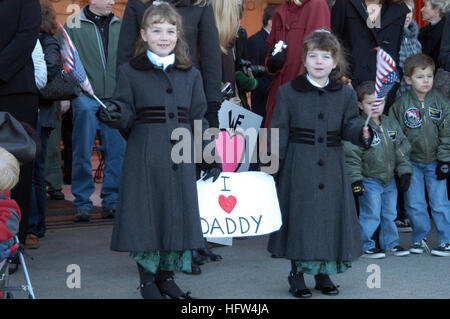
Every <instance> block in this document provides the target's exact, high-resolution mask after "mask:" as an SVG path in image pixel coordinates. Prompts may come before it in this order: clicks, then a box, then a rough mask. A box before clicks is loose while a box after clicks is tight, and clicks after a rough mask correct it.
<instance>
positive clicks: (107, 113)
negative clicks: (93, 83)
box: [95, 103, 122, 124]
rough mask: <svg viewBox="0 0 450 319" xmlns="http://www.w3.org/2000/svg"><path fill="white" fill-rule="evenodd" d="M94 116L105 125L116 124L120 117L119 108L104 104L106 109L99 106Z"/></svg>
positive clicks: (114, 105)
mask: <svg viewBox="0 0 450 319" xmlns="http://www.w3.org/2000/svg"><path fill="white" fill-rule="evenodd" d="M95 114H96V115H97V118H98V119H99V121H100V122H103V123H105V124H108V123H114V122H117V121H119V120H120V118H121V117H122V113H121V112H120V109H119V107H118V106H117V105H116V104H113V103H108V104H106V108H105V107H103V106H101V105H100V107H99V108H98V109H97V112H96V113H95Z"/></svg>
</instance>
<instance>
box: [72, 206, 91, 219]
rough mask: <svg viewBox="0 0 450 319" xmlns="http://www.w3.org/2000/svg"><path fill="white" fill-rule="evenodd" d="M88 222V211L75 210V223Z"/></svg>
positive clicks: (89, 217)
mask: <svg viewBox="0 0 450 319" xmlns="http://www.w3.org/2000/svg"><path fill="white" fill-rule="evenodd" d="M90 220H91V216H90V214H89V210H88V209H77V212H76V213H75V221H76V222H88V221H90Z"/></svg>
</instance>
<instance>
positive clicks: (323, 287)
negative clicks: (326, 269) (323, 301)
mask: <svg viewBox="0 0 450 319" xmlns="http://www.w3.org/2000/svg"><path fill="white" fill-rule="evenodd" d="M314 279H315V280H316V286H315V287H314V289H317V290H320V291H321V292H322V293H323V294H324V295H330V296H336V295H338V294H339V289H337V287H336V286H335V285H334V284H333V282H332V281H331V279H330V276H328V275H325V274H319V275H315V276H314ZM338 287H339V286H338Z"/></svg>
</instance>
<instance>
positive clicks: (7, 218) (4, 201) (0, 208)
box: [0, 192, 20, 242]
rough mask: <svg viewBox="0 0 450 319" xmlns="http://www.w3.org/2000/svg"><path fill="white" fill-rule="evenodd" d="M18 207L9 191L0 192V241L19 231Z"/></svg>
mask: <svg viewBox="0 0 450 319" xmlns="http://www.w3.org/2000/svg"><path fill="white" fill-rule="evenodd" d="M19 222H20V209H19V205H17V203H16V201H15V200H12V199H11V196H10V194H9V192H0V242H2V241H7V240H9V239H11V238H12V237H14V236H15V235H16V234H17V233H18V232H19Z"/></svg>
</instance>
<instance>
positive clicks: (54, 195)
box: [47, 190, 64, 200]
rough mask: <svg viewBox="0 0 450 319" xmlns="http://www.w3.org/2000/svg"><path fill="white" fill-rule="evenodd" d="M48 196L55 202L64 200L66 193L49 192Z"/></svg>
mask: <svg viewBox="0 0 450 319" xmlns="http://www.w3.org/2000/svg"><path fill="white" fill-rule="evenodd" d="M47 194H48V195H49V196H50V199H53V200H64V193H63V192H61V191H60V190H59V191H48V192H47Z"/></svg>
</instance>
